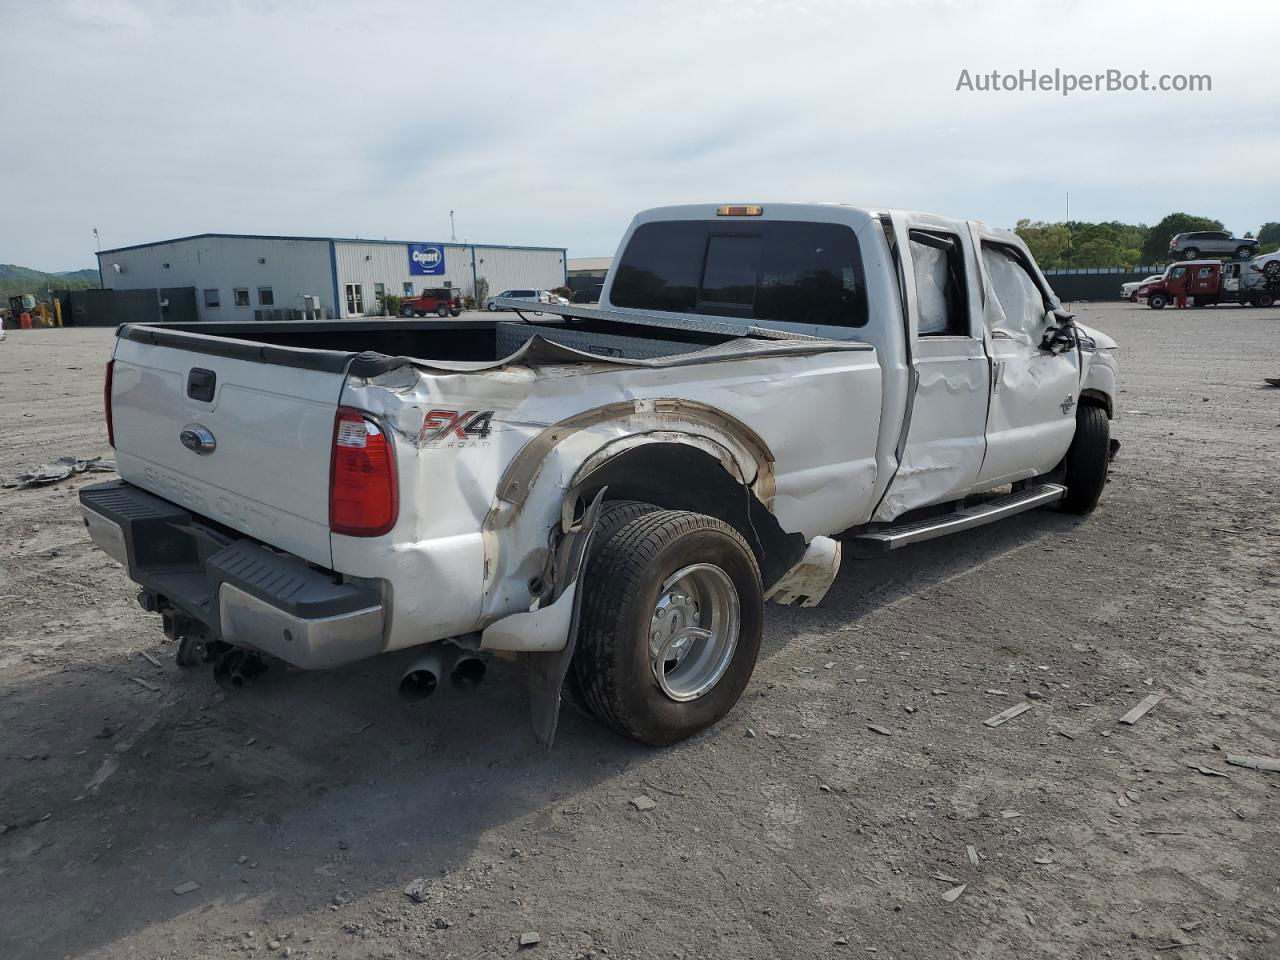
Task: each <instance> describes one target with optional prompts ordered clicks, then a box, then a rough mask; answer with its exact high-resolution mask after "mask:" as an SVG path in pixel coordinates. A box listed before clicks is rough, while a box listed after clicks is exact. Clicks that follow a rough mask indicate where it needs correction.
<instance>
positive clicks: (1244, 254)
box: [1236, 247, 1253, 260]
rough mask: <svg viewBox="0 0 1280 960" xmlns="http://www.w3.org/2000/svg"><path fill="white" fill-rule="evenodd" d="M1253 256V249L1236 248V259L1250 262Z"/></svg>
mask: <svg viewBox="0 0 1280 960" xmlns="http://www.w3.org/2000/svg"><path fill="white" fill-rule="evenodd" d="M1252 256H1253V247H1236V259H1237V260H1248V259H1249V258H1250V257H1252Z"/></svg>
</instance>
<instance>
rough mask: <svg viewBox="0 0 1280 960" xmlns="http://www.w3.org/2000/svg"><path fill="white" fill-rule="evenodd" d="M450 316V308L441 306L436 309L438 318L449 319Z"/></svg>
mask: <svg viewBox="0 0 1280 960" xmlns="http://www.w3.org/2000/svg"><path fill="white" fill-rule="evenodd" d="M448 315H449V308H448V307H446V306H443V305H441V306H439V307H436V316H437V317H441V318H444V317H447V316H448Z"/></svg>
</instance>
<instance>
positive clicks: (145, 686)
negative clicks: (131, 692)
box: [129, 677, 160, 693]
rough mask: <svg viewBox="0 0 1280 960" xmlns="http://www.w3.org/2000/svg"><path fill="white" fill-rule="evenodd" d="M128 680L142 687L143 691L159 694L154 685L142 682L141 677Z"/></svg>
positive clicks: (158, 689)
mask: <svg viewBox="0 0 1280 960" xmlns="http://www.w3.org/2000/svg"><path fill="white" fill-rule="evenodd" d="M129 679H130V680H132V681H133V682H134V683H136V684H137V685H138V686H140V687H142V688H143V689H145V690H150V691H151V692H152V693H159V692H160V688H159V687H157V686H156V685H155V684H154V683H151V682H149V681H147V680H143V679H142V678H141V677H130V678H129Z"/></svg>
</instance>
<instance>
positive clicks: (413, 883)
mask: <svg viewBox="0 0 1280 960" xmlns="http://www.w3.org/2000/svg"><path fill="white" fill-rule="evenodd" d="M427 886H428V881H427V879H426V878H425V877H417V878H415V879H413V880H410V881H409V885H408V886H407V887H405V888H404V895H405V896H406V897H408V898H409V899H411V900H413V901H414V902H415V903H424V902H425V901H426V899H427ZM335 899H336V898H335Z"/></svg>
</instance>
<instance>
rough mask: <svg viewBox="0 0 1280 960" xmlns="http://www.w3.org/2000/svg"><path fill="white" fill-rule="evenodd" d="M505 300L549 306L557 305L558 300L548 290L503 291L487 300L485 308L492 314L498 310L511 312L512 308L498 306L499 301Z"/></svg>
mask: <svg viewBox="0 0 1280 960" xmlns="http://www.w3.org/2000/svg"><path fill="white" fill-rule="evenodd" d="M503 299H506V300H532V301H533V302H534V303H544V304H548V303H555V302H556V300H557V299H558V298H556V297H555V296H554V295H553V294H552V293H551V292H550V291H548V290H529V289H523V290H503V291H502V292H501V293H496V294H494V295H493V296H491V297H490V298H489V299H488V300H486V301H485V302H484V308H485V309H486V310H488V311H489V312H490V313H493V312H496V311H498V310H510V309H511V308H510V307H500V306H498V303H497V301H499V300H503Z"/></svg>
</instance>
